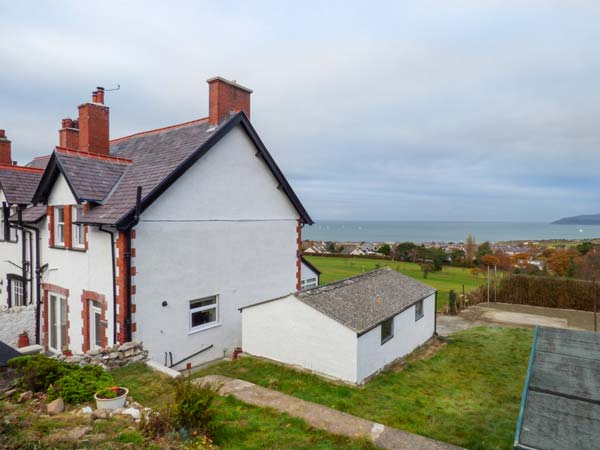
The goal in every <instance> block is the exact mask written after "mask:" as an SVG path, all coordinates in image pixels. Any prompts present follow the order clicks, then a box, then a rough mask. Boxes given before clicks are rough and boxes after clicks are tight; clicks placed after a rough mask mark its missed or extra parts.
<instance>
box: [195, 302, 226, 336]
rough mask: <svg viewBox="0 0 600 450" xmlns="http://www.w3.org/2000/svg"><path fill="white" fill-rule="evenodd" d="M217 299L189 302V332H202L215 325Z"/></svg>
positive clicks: (217, 317) (216, 320)
mask: <svg viewBox="0 0 600 450" xmlns="http://www.w3.org/2000/svg"><path fill="white" fill-rule="evenodd" d="M218 306H219V305H218V300H217V297H216V296H214V297H208V298H202V299H199V300H192V301H191V302H190V331H196V330H202V329H203V328H207V327H209V326H211V325H215V324H217V322H218V320H219V314H218V313H219V311H218Z"/></svg>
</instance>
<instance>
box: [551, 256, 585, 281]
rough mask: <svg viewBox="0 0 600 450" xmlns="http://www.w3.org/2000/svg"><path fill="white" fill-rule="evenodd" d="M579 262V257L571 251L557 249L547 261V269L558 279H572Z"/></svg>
mask: <svg viewBox="0 0 600 450" xmlns="http://www.w3.org/2000/svg"><path fill="white" fill-rule="evenodd" d="M579 261H580V256H579V254H578V252H577V251H575V250H573V249H558V250H556V251H555V252H554V254H553V255H552V256H550V257H549V258H548V260H547V263H548V269H550V271H552V272H553V273H555V274H556V275H558V276H559V277H572V276H574V275H575V268H576V266H577V264H578V263H579Z"/></svg>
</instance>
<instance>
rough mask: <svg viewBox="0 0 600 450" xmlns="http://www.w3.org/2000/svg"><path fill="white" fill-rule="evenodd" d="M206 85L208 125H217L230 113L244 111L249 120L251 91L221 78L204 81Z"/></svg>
mask: <svg viewBox="0 0 600 450" xmlns="http://www.w3.org/2000/svg"><path fill="white" fill-rule="evenodd" d="M206 82H207V83H208V89H209V92H208V123H209V125H218V124H219V122H221V121H222V120H223V119H226V118H227V117H229V114H230V113H232V112H238V111H244V112H245V113H246V115H247V116H248V118H250V94H252V90H251V89H248V88H247V87H244V86H242V85H240V84H237V83H236V82H235V81H229V80H226V79H225V78H221V77H213V78H209V79H208V80H206Z"/></svg>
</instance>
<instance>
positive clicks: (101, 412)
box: [92, 409, 110, 419]
mask: <svg viewBox="0 0 600 450" xmlns="http://www.w3.org/2000/svg"><path fill="white" fill-rule="evenodd" d="M92 417H93V418H94V419H108V418H109V417H110V411H109V410H107V409H95V410H94V412H93V413H92Z"/></svg>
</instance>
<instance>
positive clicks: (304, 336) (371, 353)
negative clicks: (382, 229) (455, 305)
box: [241, 268, 436, 384]
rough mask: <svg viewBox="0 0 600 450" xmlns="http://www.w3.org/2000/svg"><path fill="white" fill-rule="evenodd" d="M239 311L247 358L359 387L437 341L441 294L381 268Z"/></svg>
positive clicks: (392, 271)
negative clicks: (288, 365) (274, 363)
mask: <svg viewBox="0 0 600 450" xmlns="http://www.w3.org/2000/svg"><path fill="white" fill-rule="evenodd" d="M241 312H242V345H243V349H244V351H245V352H246V353H248V354H251V355H255V356H261V357H265V358H269V359H272V360H275V361H279V362H282V363H286V364H291V365H296V366H300V367H303V368H305V369H308V370H311V371H313V372H316V373H320V374H323V375H326V376H329V377H333V378H336V379H340V380H344V381H347V382H351V383H357V384H360V383H362V382H364V381H365V380H366V379H368V378H369V377H371V376H372V375H373V374H375V373H377V372H378V371H380V370H381V369H383V368H384V367H386V366H387V365H389V364H390V363H392V362H393V361H395V360H397V359H398V358H400V357H402V356H405V355H407V354H408V353H410V352H412V351H413V350H414V349H415V348H417V347H418V346H420V345H422V344H423V343H425V342H426V341H427V340H429V339H430V338H431V337H432V336H433V335H434V333H435V330H436V290H435V289H434V288H432V287H431V286H428V285H426V284H423V283H420V282H419V281H417V280H415V279H413V278H410V277H407V276H405V275H402V274H400V273H398V272H396V271H394V270H392V269H389V268H383V269H378V270H375V271H373V272H369V273H366V274H363V275H358V276H355V277H352V278H348V279H345V280H342V281H338V282H336V283H331V284H328V285H326V286H322V287H318V288H315V289H309V290H305V291H302V292H298V293H294V294H289V295H286V296H283V297H279V298H275V299H272V300H267V301H265V302H261V303H257V304H254V305H250V306H247V307H244V308H242V310H241Z"/></svg>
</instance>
